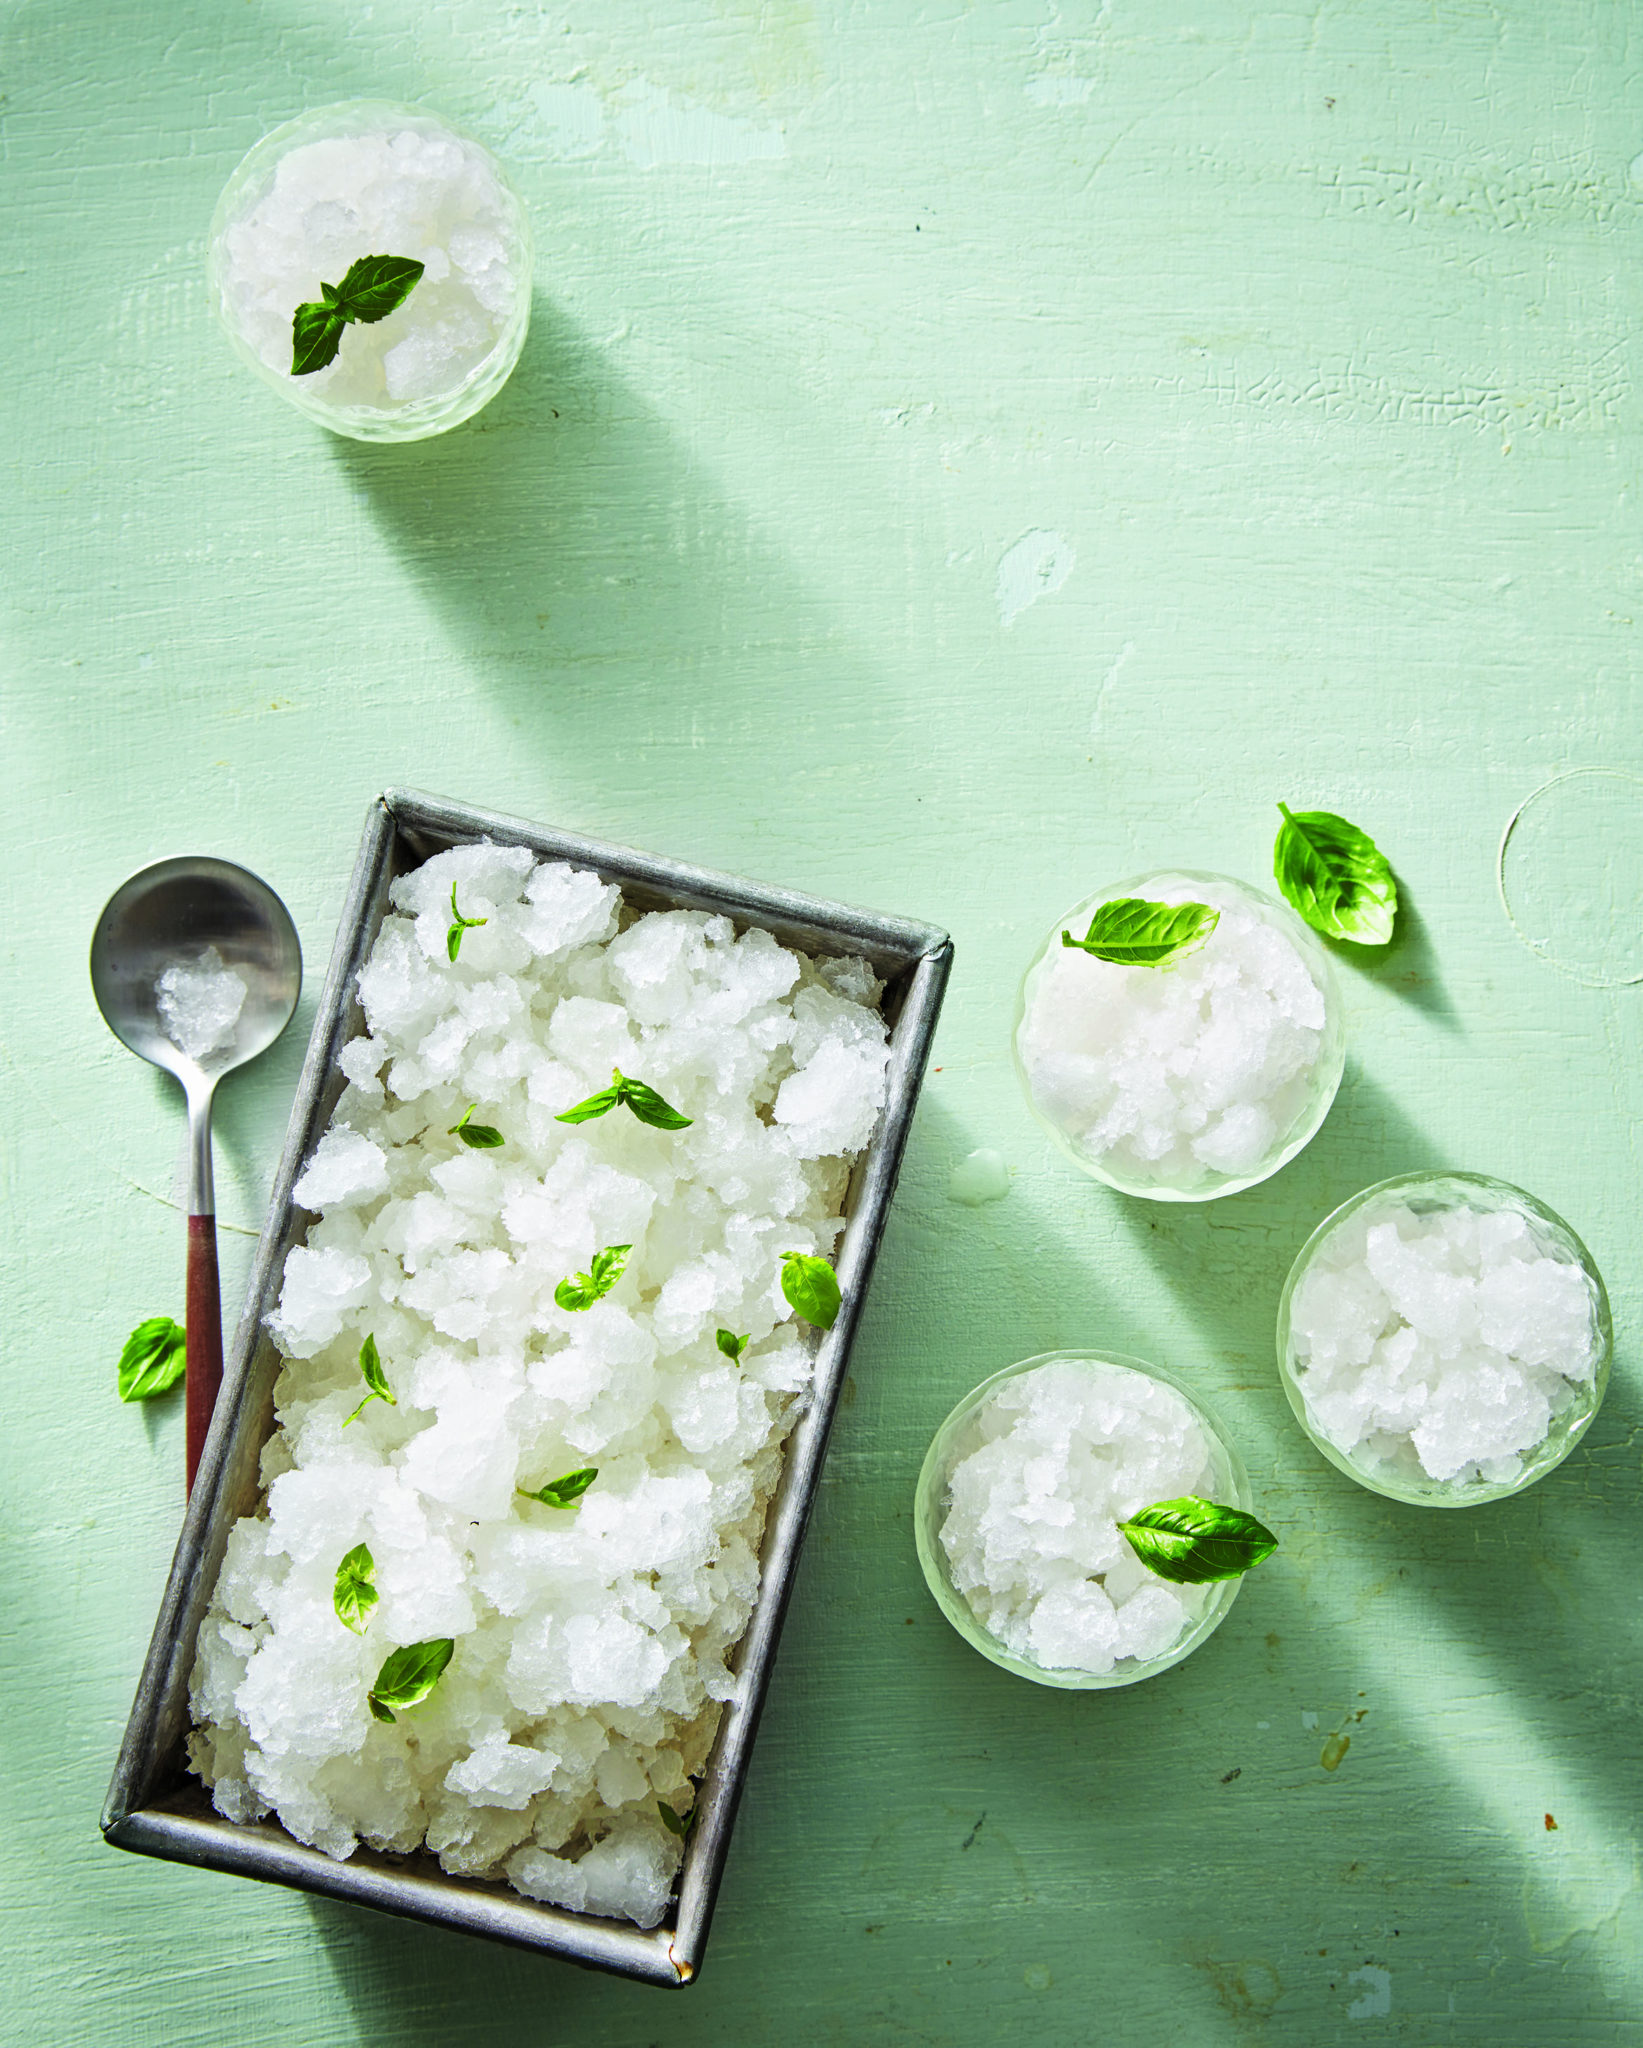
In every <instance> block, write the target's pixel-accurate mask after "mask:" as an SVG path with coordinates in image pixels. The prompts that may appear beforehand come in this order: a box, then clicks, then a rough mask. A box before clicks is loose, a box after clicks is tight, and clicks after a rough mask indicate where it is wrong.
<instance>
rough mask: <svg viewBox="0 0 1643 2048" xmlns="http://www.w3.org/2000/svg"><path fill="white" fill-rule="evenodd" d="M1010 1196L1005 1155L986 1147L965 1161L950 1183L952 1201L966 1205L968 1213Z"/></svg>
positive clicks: (953, 1172) (948, 1186) (950, 1179)
mask: <svg viewBox="0 0 1643 2048" xmlns="http://www.w3.org/2000/svg"><path fill="white" fill-rule="evenodd" d="M1009 1192H1010V1170H1009V1168H1008V1167H1007V1166H1006V1165H1005V1164H1004V1155H1003V1153H1002V1152H994V1151H991V1150H989V1149H988V1148H987V1147H986V1146H983V1147H982V1148H981V1149H980V1150H979V1151H976V1152H972V1153H971V1154H970V1155H969V1157H968V1158H966V1159H961V1160H960V1161H959V1163H958V1164H957V1166H955V1167H954V1168H953V1171H952V1175H951V1177H950V1178H949V1180H948V1182H947V1198H948V1200H949V1201H953V1202H962V1203H963V1204H964V1206H965V1208H966V1209H979V1208H980V1207H981V1206H982V1204H983V1203H984V1202H998V1201H1002V1200H1003V1198H1004V1197H1005V1196H1006V1195H1007V1194H1008V1193H1009Z"/></svg>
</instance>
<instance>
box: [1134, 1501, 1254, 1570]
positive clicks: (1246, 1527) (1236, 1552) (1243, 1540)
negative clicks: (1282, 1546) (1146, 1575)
mask: <svg viewBox="0 0 1643 2048" xmlns="http://www.w3.org/2000/svg"><path fill="white" fill-rule="evenodd" d="M1118 1526H1119V1529H1120V1530H1121V1531H1122V1533H1123V1535H1124V1539H1125V1541H1126V1542H1127V1543H1128V1544H1129V1546H1130V1548H1131V1549H1132V1550H1133V1551H1134V1552H1135V1554H1136V1556H1137V1557H1138V1558H1140V1560H1141V1562H1142V1563H1143V1564H1144V1565H1145V1566H1146V1568H1147V1570H1148V1571H1149V1572H1154V1573H1156V1574H1157V1576H1158V1577H1159V1578H1161V1579H1169V1580H1170V1581H1171V1582H1172V1583H1173V1584H1175V1585H1177V1586H1207V1585H1208V1584H1209V1583H1210V1582H1211V1581H1212V1580H1214V1579H1236V1578H1237V1577H1239V1575H1240V1574H1241V1573H1243V1572H1247V1571H1248V1570H1249V1569H1250V1567H1251V1566H1252V1565H1257V1564H1259V1563H1260V1562H1261V1561H1262V1559H1263V1558H1268V1557H1270V1556H1271V1555H1272V1553H1273V1552H1274V1551H1275V1550H1276V1549H1277V1548H1278V1539H1277V1537H1276V1536H1274V1535H1273V1533H1272V1531H1271V1530H1270V1529H1267V1528H1263V1527H1262V1525H1261V1524H1260V1523H1259V1522H1258V1521H1256V1519H1255V1517H1254V1516H1253V1515H1246V1514H1245V1513H1244V1511H1243V1509H1242V1508H1229V1507H1222V1506H1221V1505H1220V1504H1219V1503H1218V1502H1216V1501H1212V1500H1201V1499H1200V1498H1199V1497H1198V1495H1197V1494H1195V1493H1189V1494H1186V1495H1184V1496H1183V1497H1182V1498H1181V1499H1180V1500H1161V1501H1155V1502H1154V1503H1153V1505H1152V1506H1151V1507H1150V1508H1142V1509H1140V1510H1139V1511H1138V1512H1137V1513H1135V1514H1133V1515H1131V1516H1130V1518H1129V1520H1128V1521H1127V1522H1120V1523H1119V1525H1118Z"/></svg>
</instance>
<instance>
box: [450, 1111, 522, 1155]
mask: <svg viewBox="0 0 1643 2048" xmlns="http://www.w3.org/2000/svg"><path fill="white" fill-rule="evenodd" d="M478 1107H479V1104H478V1103H477V1102H470V1103H469V1104H468V1106H467V1108H466V1109H465V1110H464V1111H463V1112H462V1114H461V1116H460V1117H459V1118H458V1119H457V1121H456V1122H455V1123H454V1124H452V1126H451V1128H450V1129H449V1130H448V1131H447V1132H446V1133H445V1135H446V1137H447V1138H460V1139H461V1140H462V1142H463V1144H464V1145H472V1146H473V1148H474V1150H475V1151H476V1152H494V1151H495V1150H496V1148H497V1146H498V1145H502V1144H505V1143H506V1142H507V1141H506V1140H505V1139H504V1137H503V1136H502V1133H501V1132H500V1131H499V1130H497V1128H496V1127H495V1125H494V1124H475V1123H470V1122H469V1121H468V1119H469V1118H470V1117H471V1116H472V1115H473V1113H474V1111H475V1110H476V1109H477V1108H478Z"/></svg>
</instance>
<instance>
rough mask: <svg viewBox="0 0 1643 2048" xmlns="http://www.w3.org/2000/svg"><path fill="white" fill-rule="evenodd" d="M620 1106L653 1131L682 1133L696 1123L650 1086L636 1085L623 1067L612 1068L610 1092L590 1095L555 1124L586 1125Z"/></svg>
mask: <svg viewBox="0 0 1643 2048" xmlns="http://www.w3.org/2000/svg"><path fill="white" fill-rule="evenodd" d="M618 1103H622V1104H625V1105H626V1106H627V1108H629V1109H631V1110H632V1111H633V1113H634V1115H635V1116H636V1117H637V1118H638V1119H639V1121H640V1123H642V1124H649V1125H650V1126H651V1127H652V1129H653V1130H658V1131H682V1130H684V1129H686V1128H687V1126H688V1125H689V1124H691V1123H692V1122H693V1121H694V1119H693V1118H691V1117H688V1116H681V1115H680V1114H679V1112H678V1111H677V1110H676V1109H675V1108H674V1107H673V1105H672V1103H671V1102H664V1101H663V1100H662V1098H661V1096H659V1095H658V1094H657V1093H656V1090H655V1089H654V1088H652V1087H651V1086H650V1085H649V1084H648V1083H647V1082H644V1081H634V1080H632V1079H630V1078H629V1077H628V1075H626V1074H624V1073H623V1072H622V1069H621V1068H620V1067H612V1068H611V1070H610V1086H609V1087H608V1088H601V1089H600V1090H599V1093H598V1094H597V1095H590V1096H589V1097H588V1099H587V1100H586V1101H585V1102H579V1103H577V1104H576V1106H575V1107H574V1108H573V1109H567V1110H563V1111H562V1112H561V1113H560V1114H559V1115H558V1116H557V1117H555V1118H554V1122H555V1123H560V1124H585V1123H588V1122H591V1120H592V1119H593V1118H594V1117H596V1116H606V1115H608V1114H609V1112H610V1111H611V1110H613V1109H615V1108H616V1106H617V1104H618Z"/></svg>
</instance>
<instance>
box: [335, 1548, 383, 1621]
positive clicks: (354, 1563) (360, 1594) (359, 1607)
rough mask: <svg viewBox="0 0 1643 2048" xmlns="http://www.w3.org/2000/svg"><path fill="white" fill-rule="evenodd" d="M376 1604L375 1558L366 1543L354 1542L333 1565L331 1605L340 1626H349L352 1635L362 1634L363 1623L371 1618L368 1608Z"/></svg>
mask: <svg viewBox="0 0 1643 2048" xmlns="http://www.w3.org/2000/svg"><path fill="white" fill-rule="evenodd" d="M376 1604H377V1567H376V1559H375V1558H374V1557H372V1555H371V1552H370V1548H369V1546H368V1545H366V1544H364V1543H356V1544H355V1545H354V1547H353V1549H352V1550H350V1551H349V1553H348V1555H347V1556H346V1557H345V1558H344V1559H343V1560H342V1562H341V1564H339V1565H338V1566H337V1578H336V1585H335V1586H334V1588H333V1589H332V1593H331V1605H332V1606H333V1607H334V1608H335V1609H336V1615H337V1619H338V1621H340V1622H341V1623H342V1625H343V1627H344V1628H351V1629H352V1630H353V1632H354V1634H355V1635H356V1636H362V1635H364V1633H365V1627H366V1623H367V1622H368V1621H369V1620H370V1618H371V1609H372V1608H373V1607H375V1605H376Z"/></svg>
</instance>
